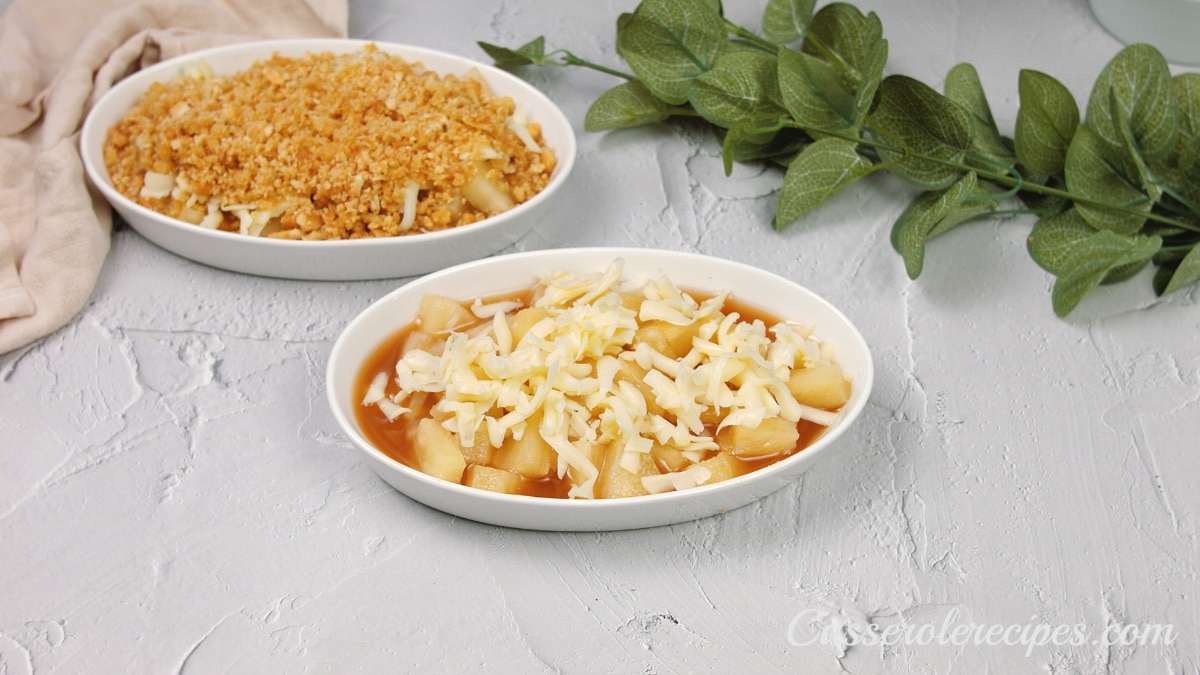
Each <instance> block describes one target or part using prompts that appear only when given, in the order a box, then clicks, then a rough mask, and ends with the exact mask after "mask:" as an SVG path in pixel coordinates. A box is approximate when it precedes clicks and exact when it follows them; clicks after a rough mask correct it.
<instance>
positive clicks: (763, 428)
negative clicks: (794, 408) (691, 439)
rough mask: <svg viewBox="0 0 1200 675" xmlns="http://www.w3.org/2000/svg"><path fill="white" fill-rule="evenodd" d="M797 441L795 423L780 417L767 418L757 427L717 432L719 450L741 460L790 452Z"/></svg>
mask: <svg viewBox="0 0 1200 675" xmlns="http://www.w3.org/2000/svg"><path fill="white" fill-rule="evenodd" d="M799 441H800V431H799V430H798V429H797V428H796V423H795V422H789V421H787V420H785V419H783V418H781V417H769V418H767V419H765V420H763V421H762V423H761V424H759V425H758V426H757V427H742V426H732V427H725V428H724V429H722V430H720V431H719V432H717V445H719V446H721V450H722V451H724V452H728V453H730V454H732V455H734V456H736V457H739V458H743V459H744V458H751V459H754V458H758V457H769V456H771V455H778V454H779V453H782V452H790V451H791V450H793V449H795V447H796V443H798V442H799Z"/></svg>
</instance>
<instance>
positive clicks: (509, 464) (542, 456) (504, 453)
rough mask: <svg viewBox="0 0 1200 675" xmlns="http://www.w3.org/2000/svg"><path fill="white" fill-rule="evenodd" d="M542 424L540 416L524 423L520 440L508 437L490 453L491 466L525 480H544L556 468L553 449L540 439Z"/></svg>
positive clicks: (555, 456)
mask: <svg viewBox="0 0 1200 675" xmlns="http://www.w3.org/2000/svg"><path fill="white" fill-rule="evenodd" d="M541 423H542V416H541V415H540V414H538V415H534V416H532V417H530V418H529V420H528V421H527V422H526V426H525V433H524V434H523V435H522V436H521V440H519V441H518V440H516V439H514V438H512V437H511V436H509V437H508V438H505V439H504V443H503V444H502V445H501V446H500V447H499V448H496V450H495V451H494V452H493V453H492V462H491V465H492V466H493V467H495V468H497V469H506V470H508V471H516V472H517V473H519V474H521V475H522V476H525V477H526V478H545V477H546V476H549V475H550V471H551V470H552V469H554V467H555V466H557V461H556V458H557V455H555V453H554V448H552V447H550V444H549V443H547V442H546V440H545V439H543V438H542V435H541V433H539V432H538V427H539V426H540V425H541Z"/></svg>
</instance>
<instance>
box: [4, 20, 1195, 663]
mask: <svg viewBox="0 0 1200 675" xmlns="http://www.w3.org/2000/svg"><path fill="white" fill-rule="evenodd" d="M635 4H636V3H635V2H633V1H632V0H629V1H622V2H611V1H610V2H595V3H592V2H582V1H575V2H570V3H568V2H538V1H537V0H506V1H505V2H501V3H487V2H480V1H472V0H439V1H438V2H432V3H419V2H410V3H404V4H400V3H386V2H382V1H381V0H355V2H353V3H352V23H351V33H352V35H353V36H355V37H366V38H376V39H381V40H383V39H386V40H393V41H400V42H409V43H413V44H417V45H423V46H428V47H433V48H437V49H443V50H447V51H452V52H457V53H461V54H464V55H469V56H475V57H479V56H480V53H479V51H478V50H477V48H476V47H475V45H474V41H475V40H480V39H482V40H488V41H494V42H500V43H504V44H519V43H521V42H524V41H525V40H527V39H529V38H532V37H534V36H535V35H538V34H543V33H544V34H546V35H548V36H549V39H550V41H551V43H552V44H554V45H557V46H563V47H568V48H570V49H572V50H573V51H576V52H577V53H579V54H580V55H581V56H585V57H589V58H593V59H596V60H599V61H603V62H606V63H609V64H611V65H616V64H617V63H618V61H617V58H616V57H615V55H614V53H613V48H612V38H613V28H614V24H615V20H616V16H617V14H618V13H619V12H621V11H629V10H631V9H632V8H633V7H634V6H635ZM726 4H727V13H728V14H729V15H730V16H731V18H733V19H735V20H737V21H738V22H740V23H743V24H749V25H756V22H757V17H758V15H759V13H760V11H761V3H759V2H745V1H735V0H730V2H728V3H726ZM860 6H861V7H864V8H869V9H875V10H876V11H878V12H879V14H880V16H881V18H882V20H883V24H884V30H885V35H886V36H887V37H888V38H889V40H890V43H891V61H890V66H889V72H903V73H905V74H909V75H913V76H915V77H918V78H920V79H922V80H924V81H927V82H930V83H932V84H938V83H940V79H941V77H942V75H943V74H944V73H945V72H946V71H947V70H948V69H949V68H950V67H951V66H952V65H954V64H955V63H958V62H960V61H970V62H972V63H974V64H975V65H976V66H977V68H978V70H979V72H980V75H981V77H982V79H983V82H984V86H985V88H986V89H987V91H988V93H989V95H990V97H991V102H992V106H993V109H994V111H995V113H996V116H997V118H998V119H999V121H1000V124H1001V127H1002V128H1004V129H1006V130H1011V128H1012V122H1013V119H1014V116H1015V113H1016V106H1017V96H1016V81H1017V80H1016V78H1017V72H1018V70H1019V69H1020V68H1034V69H1037V70H1042V71H1044V72H1047V73H1049V74H1052V75H1054V76H1055V77H1057V78H1059V79H1060V80H1062V81H1063V82H1064V83H1065V84H1066V85H1067V86H1068V87H1069V88H1070V89H1071V90H1072V91H1073V92H1074V93H1075V95H1076V97H1077V98H1079V99H1080V100H1084V99H1085V98H1086V96H1087V93H1088V92H1089V91H1090V88H1091V83H1092V80H1093V79H1094V78H1095V76H1096V74H1097V73H1098V72H1099V70H1100V68H1101V66H1102V65H1103V63H1104V62H1105V61H1106V60H1107V59H1108V58H1110V57H1111V56H1112V55H1113V54H1114V53H1115V52H1116V50H1117V48H1118V46H1119V45H1118V44H1117V43H1116V42H1115V41H1114V40H1113V39H1112V38H1111V37H1109V35H1108V34H1107V33H1106V32H1104V30H1103V29H1101V28H1100V27H1099V26H1098V25H1097V24H1096V23H1095V22H1094V21H1093V19H1092V17H1091V16H1090V14H1089V13H1088V10H1087V7H1086V5H1085V4H1084V2H1082V0H1014V1H1013V2H1005V3H982V2H975V1H973V0H960V1H958V2H955V1H953V0H936V1H932V2H924V3H887V2H884V1H883V0H872V1H870V2H866V1H864V2H862V3H860ZM526 76H527V77H528V78H529V79H530V80H531V81H532V82H534V83H535V84H536V85H537V86H539V87H540V88H542V90H543V91H545V92H547V93H548V94H549V95H550V96H551V98H553V99H555V100H556V101H558V102H559V103H560V104H561V105H562V106H563V107H564V108H565V110H566V112H567V114H568V116H569V117H571V119H572V120H573V121H575V123H576V125H577V127H576V128H577V130H578V131H579V132H580V134H581V137H580V157H579V164H578V166H577V167H576V172H575V175H574V176H573V178H572V181H571V182H570V184H568V185H567V186H566V187H565V193H564V194H563V195H562V198H561V199H559V200H558V201H557V202H556V203H555V205H554V208H555V213H556V214H557V216H558V221H559V223H558V225H557V226H555V227H553V228H549V229H546V230H544V231H540V232H537V233H535V234H533V235H531V236H529V237H527V238H526V239H525V240H523V241H522V242H521V243H520V244H518V245H517V246H516V247H515V248H516V249H520V250H525V249H533V248H549V247H563V246H575V245H626V244H633V245H644V246H654V247H662V248H668V249H676V250H688V251H699V252H702V253H708V254H714V255H720V256H724V257H729V258H733V259H737V260H742V261H747V262H752V263H754V264H757V265H759V266H761V267H764V268H766V269H769V270H771V271H773V272H776V273H779V274H783V275H786V276H789V277H790V278H793V279H795V280H797V281H799V282H801V283H803V284H805V285H807V286H809V287H810V288H812V289H813V290H814V291H816V292H818V293H820V294H822V295H824V296H825V297H827V298H828V299H830V300H831V301H832V302H834V303H835V304H837V305H839V306H840V307H842V308H843V309H844V310H845V311H846V313H847V314H848V315H849V316H850V318H851V319H852V320H853V321H855V322H856V323H857V324H858V326H859V327H860V328H861V329H862V330H863V332H864V334H865V336H866V338H867V340H868V342H869V343H870V344H871V345H872V347H873V349H874V350H875V356H876V366H877V382H876V392H875V395H874V396H873V400H872V402H871V405H870V407H869V409H868V412H867V414H866V415H865V417H864V419H863V420H862V422H861V423H860V425H859V426H858V427H857V429H856V431H855V435H856V437H857V441H858V442H857V443H856V447H854V448H853V449H852V450H851V451H850V452H848V453H846V454H843V455H841V456H838V457H830V458H827V459H826V460H825V461H824V462H823V463H821V464H820V465H819V466H818V467H816V468H815V469H814V470H813V471H811V472H810V473H808V474H806V475H805V476H804V477H803V479H802V480H801V481H799V482H797V483H796V484H795V485H794V486H792V487H789V488H785V489H784V490H782V491H780V492H778V493H776V494H774V495H772V496H771V497H769V498H767V499H765V500H763V501H761V502H759V503H757V504H755V505H752V506H749V507H746V508H744V509H741V510H738V511H734V512H731V513H728V514H726V515H724V516H719V517H715V518H711V519H707V520H701V521H697V522H693V523H689V524H684V525H678V526H672V527H667V528H657V529H650V530H639V531H630V532H619V533H611V534H570V535H566V534H544V533H530V532H523V531H512V530H504V529H499V528H495V527H489V526H483V525H478V524H475V523H472V522H468V521H462V520H456V519H454V518H450V517H447V516H444V515H443V514H441V513H438V512H434V511H431V510H429V509H426V508H424V507H421V506H419V505H417V504H415V503H413V502H411V501H409V500H407V499H406V498H404V497H403V496H401V495H399V494H397V493H396V492H394V491H393V490H391V489H390V488H389V487H387V486H386V485H385V484H384V483H383V482H382V481H381V480H379V479H378V478H376V477H375V476H374V474H372V473H371V472H370V470H369V469H368V468H367V467H366V465H365V464H364V463H363V462H362V461H361V460H360V459H359V457H358V455H357V453H356V452H355V451H354V450H353V449H352V448H351V446H350V444H349V443H348V442H347V441H346V440H344V439H343V438H341V437H340V436H339V434H338V432H337V429H336V428H335V425H334V422H333V418H332V416H331V414H330V413H329V411H328V410H327V409H326V407H325V404H324V400H323V385H324V383H323V381H322V379H323V369H324V365H325V359H326V356H327V354H328V351H329V348H330V345H331V344H332V342H333V340H334V338H335V337H336V336H337V334H338V332H339V330H340V329H341V327H342V326H343V325H344V324H345V323H346V322H347V321H349V319H350V318H351V317H352V316H353V315H354V314H355V313H356V312H357V311H359V310H360V309H361V308H362V307H364V306H366V305H367V304H368V303H369V302H371V301H372V300H373V299H375V298H377V297H379V296H381V295H383V294H384V293H386V292H387V291H389V290H391V289H392V288H394V287H395V286H396V285H397V284H399V283H402V280H394V281H379V282H357V283H305V282H293V281H281V280H271V279H262V278H253V277H246V276H240V275H236V274H231V273H226V272H220V271H217V270H213V269H209V268H206V267H202V266H199V265H196V264H193V263H190V262H187V261H185V260H181V259H179V258H176V257H174V256H172V255H170V254H167V253H165V252H163V251H161V250H159V249H157V248H155V247H153V246H152V245H150V244H148V243H146V242H145V241H144V240H142V239H141V238H139V237H138V236H137V235H136V234H134V233H132V232H130V231H129V230H127V229H126V230H122V231H119V232H118V233H117V234H116V236H115V246H114V249H113V253H112V256H111V258H110V259H109V261H108V263H107V265H106V267H105V269H104V273H103V275H102V277H101V279H100V282H99V285H98V287H97V288H96V290H95V293H94V296H93V299H92V301H91V303H90V304H89V305H88V306H87V308H86V309H85V310H84V312H83V313H82V314H81V315H80V316H79V317H78V318H77V319H76V320H75V321H73V322H72V323H71V325H69V326H68V327H66V328H65V329H63V330H61V331H59V332H58V333H56V334H54V335H52V336H50V337H49V338H46V339H45V340H43V341H41V342H39V343H37V344H36V345H34V346H32V347H30V348H28V349H24V350H21V351H19V352H17V353H13V354H9V355H6V356H4V357H0V439H3V440H0V447H2V450H0V672H5V673H7V674H8V675H15V674H24V673H109V672H145V673H163V672H172V671H181V672H186V673H210V672H236V673H285V672H286V673H293V672H309V671H312V672H355V671H357V672H372V671H373V672H381V671H389V672H406V671H434V670H438V671H444V672H453V671H468V670H470V671H481V670H487V671H491V672H571V673H575V672H647V673H650V672H653V673H668V672H698V671H708V672H713V671H724V672H817V673H825V672H843V671H845V672H851V673H893V672H925V673H951V672H953V673H1001V672H1003V673H1007V672H1055V673H1076V672H1078V673H1098V672H1106V671H1109V672H1131V673H1141V672H1155V673H1194V672H1196V671H1197V670H1198V669H1200V644H1198V637H1197V635H1198V633H1200V617H1198V616H1197V597H1198V595H1200V575H1198V564H1200V563H1198V558H1200V555H1198V550H1197V539H1196V528H1197V519H1198V517H1200V496H1198V495H1200V492H1197V491H1196V490H1195V485H1194V483H1195V476H1197V475H1200V459H1198V454H1197V445H1198V444H1197V442H1196V439H1197V437H1198V436H1200V310H1198V309H1197V298H1198V297H1200V292H1198V291H1197V289H1195V288H1193V289H1190V290H1187V291H1185V292H1183V293H1179V294H1176V295H1174V296H1171V297H1169V298H1166V299H1163V300H1155V299H1154V298H1153V296H1152V294H1151V293H1150V291H1149V289H1148V286H1149V284H1148V281H1147V279H1146V278H1145V276H1143V277H1140V278H1139V279H1137V280H1135V281H1134V282H1132V283H1129V284H1123V285H1121V286H1118V287H1115V288H1109V289H1105V290H1104V291H1102V292H1099V293H1097V294H1095V295H1094V296H1093V297H1091V298H1090V299H1089V300H1087V301H1086V302H1085V303H1084V304H1083V305H1082V306H1081V307H1080V309H1079V310H1077V312H1076V313H1075V314H1074V315H1073V316H1072V318H1071V319H1070V320H1067V321H1063V320H1059V319H1056V318H1054V317H1053V315H1052V313H1051V311H1050V308H1049V286H1050V283H1051V279H1050V278H1049V277H1048V276H1047V275H1046V274H1044V273H1043V272H1041V271H1040V270H1039V269H1037V268H1036V266H1035V265H1034V264H1033V263H1032V262H1031V261H1030V260H1029V258H1028V256H1027V255H1026V253H1025V248H1024V237H1025V235H1026V233H1027V232H1028V230H1029V227H1030V225H1031V224H1032V220H1031V219H1030V218H1028V217H1014V218H1012V219H1011V220H1008V221H1004V222H994V223H989V224H980V225H975V226H970V227H965V228H962V229H960V230H958V231H955V232H953V233H951V234H949V235H947V236H945V237H944V238H942V239H939V240H937V241H936V242H935V243H934V244H933V245H932V246H931V251H930V257H929V259H928V260H927V264H926V271H925V274H924V275H923V276H922V278H921V279H920V280H919V281H918V282H915V283H913V282H910V281H908V280H907V278H906V277H905V275H904V272H903V267H902V264H901V261H900V259H899V258H898V257H897V256H896V254H895V253H893V252H892V250H891V248H890V246H889V244H888V232H889V229H890V224H891V222H892V221H893V219H894V218H895V217H896V216H897V215H898V214H899V212H900V211H901V209H902V208H903V206H904V203H905V199H906V198H907V197H908V196H909V193H908V191H907V190H906V189H905V188H903V187H901V186H899V185H897V184H895V183H894V182H893V181H890V180H887V179H885V178H879V179H873V180H870V181H868V182H866V183H865V184H863V185H860V186H858V187H857V188H855V189H852V190H850V191H849V192H847V193H845V194H843V195H842V196H841V197H840V198H839V199H837V201H836V202H835V203H833V204H830V205H829V206H828V207H827V208H825V209H824V210H823V211H822V212H821V213H820V215H819V217H818V218H816V219H815V220H814V221H813V222H810V223H808V224H807V225H804V226H799V227H795V228H793V229H791V230H789V231H787V232H785V233H782V234H776V233H773V232H772V231H770V229H769V227H768V226H767V223H768V221H769V217H770V213H771V211H772V208H773V191H774V190H775V189H776V188H777V187H778V183H779V176H778V174H776V173H774V172H773V171H767V170H762V169H758V168H749V167H739V168H737V169H736V170H735V173H734V176H733V177H732V178H726V177H724V176H723V175H722V173H721V166H720V161H719V157H718V148H717V146H716V144H715V143H714V141H713V139H712V138H711V137H710V136H709V135H707V134H705V133H702V132H700V131H698V130H696V129H695V128H694V127H689V126H686V125H682V126H667V127H661V128H654V129H642V130H635V131H629V132H623V133H614V134H605V135H597V134H583V132H582V119H583V114H584V111H585V110H586V108H587V105H588V103H589V102H590V101H591V100H592V99H594V98H595V96H596V95H598V94H599V93H600V92H601V91H603V90H604V89H605V88H607V86H609V85H610V84H611V83H612V81H611V80H609V79H608V78H606V77H604V76H601V75H598V74H592V73H588V72H585V71H582V70H574V71H553V72H552V71H531V72H528V73H527V74H526ZM809 610H820V611H825V612H828V615H827V618H826V620H825V624H829V623H830V621H831V619H830V618H828V617H833V618H840V619H842V620H845V621H854V620H861V619H866V620H870V621H874V622H876V623H879V624H881V625H884V626H897V625H907V626H911V627H914V628H917V627H921V626H930V627H931V628H940V627H941V626H943V625H952V626H958V625H962V626H968V627H970V626H971V625H979V626H984V627H988V626H1007V625H1037V624H1045V625H1047V626H1050V627H1057V626H1060V625H1063V626H1070V627H1073V628H1075V629H1078V630H1079V632H1080V633H1081V634H1083V635H1084V636H1085V637H1087V638H1088V640H1086V641H1085V642H1086V643H1085V644H1080V645H1052V644H1042V645H1036V644H1030V645H1026V644H1016V645H1011V646H1004V645H986V644H985V645H974V644H967V645H956V644H940V645H939V644H932V645H930V644H926V645H922V644H917V642H918V641H917V640H912V641H908V642H902V643H901V644H898V645H892V646H888V647H882V646H879V645H859V646H854V647H851V648H849V649H846V650H842V649H839V647H838V646H837V645H831V644H821V643H819V642H817V643H814V644H809V645H805V646H801V645H794V644H791V642H789V627H791V626H793V624H795V625H799V624H801V623H803V622H794V619H796V618H797V617H801V618H806V617H809V616H812V614H809V613H805V612H806V611H809ZM1124 624H1133V625H1139V626H1141V625H1149V624H1158V625H1170V626H1172V627H1173V629H1174V631H1175V640H1174V641H1173V643H1172V644H1170V645H1164V644H1161V643H1160V644H1147V645H1145V646H1138V645H1128V646H1127V645H1117V646H1106V645H1104V644H1094V643H1093V641H1094V640H1097V639H1098V638H1099V637H1100V636H1101V635H1102V632H1103V631H1104V630H1105V628H1106V626H1120V625H1124ZM791 637H793V638H796V639H795V640H793V642H803V641H805V640H807V639H808V635H807V634H805V633H803V632H793V634H792V635H791Z"/></svg>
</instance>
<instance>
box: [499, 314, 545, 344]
mask: <svg viewBox="0 0 1200 675" xmlns="http://www.w3.org/2000/svg"><path fill="white" fill-rule="evenodd" d="M549 316H550V310H548V309H546V308H545V307H526V308H525V309H522V310H520V311H518V312H517V313H516V314H514V315H513V316H512V318H510V319H509V320H508V330H509V332H511V333H512V341H513V344H514V345H515V344H520V342H521V338H523V337H525V334H526V333H528V332H529V329H530V328H533V325H534V324H536V323H537V322H539V321H541V320H542V319H545V318H547V317H549Z"/></svg>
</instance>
